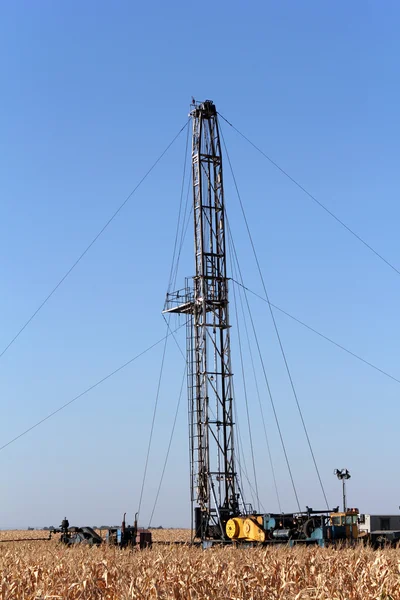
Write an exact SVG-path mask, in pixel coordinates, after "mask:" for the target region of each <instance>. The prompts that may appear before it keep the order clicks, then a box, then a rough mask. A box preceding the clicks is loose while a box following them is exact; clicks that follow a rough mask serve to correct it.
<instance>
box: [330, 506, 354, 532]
mask: <svg viewBox="0 0 400 600" xmlns="http://www.w3.org/2000/svg"><path fill="white" fill-rule="evenodd" d="M329 525H330V528H331V532H332V539H335V540H340V539H343V540H356V539H357V538H358V508H349V509H348V510H346V511H345V512H335V513H331V515H330V517H329Z"/></svg>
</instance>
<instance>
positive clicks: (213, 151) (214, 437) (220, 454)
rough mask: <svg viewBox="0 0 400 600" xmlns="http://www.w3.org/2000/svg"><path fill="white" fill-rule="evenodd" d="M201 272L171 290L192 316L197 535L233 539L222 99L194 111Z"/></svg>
mask: <svg viewBox="0 0 400 600" xmlns="http://www.w3.org/2000/svg"><path fill="white" fill-rule="evenodd" d="M190 116H191V117H192V124H193V134H192V182H193V209H194V210H193V214H194V241H195V276H194V277H193V283H192V285H191V284H189V280H186V286H185V288H184V289H183V290H179V291H178V292H173V293H169V294H167V300H166V306H165V310H164V312H165V313H183V314H185V315H187V366H188V400H189V439H190V457H191V465H190V477H191V500H192V505H193V506H194V505H195V506H194V515H193V516H194V524H195V526H194V530H195V537H197V538H200V539H201V540H202V541H205V540H208V539H210V540H225V539H226V532H225V528H226V523H227V522H228V521H229V519H231V518H232V517H234V516H237V515H238V514H239V513H240V508H239V503H240V488H239V484H238V480H237V474H236V470H235V453H234V423H233V412H232V408H233V407H232V396H233V389H232V371H231V349H230V332H229V328H230V325H229V307H228V278H227V274H226V243H225V232H226V223H225V207H224V186H223V177H222V153H221V142H220V135H219V128H218V117H217V111H216V108H215V105H214V104H213V102H211V101H210V100H206V101H205V102H203V103H194V104H193V110H192V111H191V113H190Z"/></svg>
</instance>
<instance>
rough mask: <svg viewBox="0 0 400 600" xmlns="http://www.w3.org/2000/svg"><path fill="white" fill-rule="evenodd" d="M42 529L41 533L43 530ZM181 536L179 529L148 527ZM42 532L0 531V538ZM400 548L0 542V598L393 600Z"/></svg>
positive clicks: (399, 590)
mask: <svg viewBox="0 0 400 600" xmlns="http://www.w3.org/2000/svg"><path fill="white" fill-rule="evenodd" d="M44 533H45V535H46V532H44ZM153 534H154V535H153V539H156V540H157V539H158V540H160V541H167V537H169V539H171V538H172V539H177V538H178V537H180V538H181V539H183V538H184V537H185V536H187V535H188V532H187V531H185V530H177V531H176V532H174V531H171V530H155V531H154V532H153ZM38 536H39V537H42V536H43V532H40V531H29V532H28V531H27V532H0V540H2V539H6V538H8V539H10V538H11V537H12V538H16V537H38ZM399 569H400V550H395V549H387V550H379V551H373V550H371V549H369V548H363V547H358V548H355V549H341V550H334V549H323V548H314V547H313V548H300V547H297V548H292V549H289V548H286V547H283V546H281V547H274V548H257V549H251V548H248V549H245V550H237V549H234V548H229V547H228V548H215V549H212V550H207V551H202V550H200V549H198V548H192V547H187V546H158V547H157V545H154V547H153V549H151V550H145V551H141V552H140V551H129V550H122V551H121V550H118V549H116V548H111V547H107V546H106V545H104V546H100V547H94V548H90V547H88V546H82V547H79V546H77V547H76V548H66V547H64V546H61V545H60V544H58V543H57V541H56V539H53V540H51V541H50V542H46V541H38V542H7V543H1V544H0V600H11V599H12V600H14V599H19V598H21V599H24V600H44V599H46V600H47V599H49V600H50V599H56V598H57V599H71V600H72V599H73V600H75V599H78V598H80V599H89V598H90V599H95V598H102V599H103V598H104V599H110V600H111V599H113V600H114V599H115V600H117V599H118V600H124V599H128V598H135V599H138V600H139V599H143V600H146V599H148V598H149V599H150V598H161V599H169V598H171V599H182V600H190V599H192V600H194V599H196V600H207V599H210V600H211V599H216V598H218V599H221V600H222V599H223V600H239V599H246V600H251V599H254V600H258V599H260V600H261V599H263V600H264V599H271V600H272V599H281V600H289V599H290V600H295V599H297V600H311V599H313V600H314V599H326V600H328V599H329V600H345V599H346V600H370V599H371V600H372V599H379V600H383V599H385V600H390V599H392V600H400V570H399Z"/></svg>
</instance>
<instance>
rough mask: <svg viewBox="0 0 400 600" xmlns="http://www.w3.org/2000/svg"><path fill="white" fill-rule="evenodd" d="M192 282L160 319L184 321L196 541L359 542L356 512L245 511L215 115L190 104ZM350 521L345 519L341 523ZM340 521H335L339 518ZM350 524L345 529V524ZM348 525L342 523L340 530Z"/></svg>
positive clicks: (172, 295) (204, 105) (169, 301)
mask: <svg viewBox="0 0 400 600" xmlns="http://www.w3.org/2000/svg"><path fill="white" fill-rule="evenodd" d="M189 116H190V117H191V119H192V127H193V130H192V188H193V215H194V250H195V275H194V277H193V279H192V280H190V279H186V284H185V287H184V288H183V289H180V290H178V291H175V292H169V293H167V297H166V303H165V307H164V311H163V312H164V314H165V313H167V314H174V313H177V314H183V315H185V316H186V318H187V324H186V327H187V331H186V352H187V357H186V360H187V373H188V375H187V385H188V402H189V441H190V444H189V447H190V479H191V502H192V519H194V528H193V527H192V530H193V529H194V537H195V538H197V539H200V540H201V542H202V544H203V547H207V546H209V545H212V544H213V543H215V542H217V543H224V542H234V543H250V544H253V543H282V542H286V543H288V542H289V543H300V542H304V543H318V544H320V545H324V543H325V542H326V541H329V542H330V541H334V540H339V539H351V540H353V539H355V538H356V537H357V526H356V520H357V512H358V511H357V509H349V511H348V514H347V513H346V514H344V513H343V515H344V516H343V519H344V521H343V524H342V522H341V521H340V524H339V523H338V522H337V516H335V515H337V513H338V508H337V509H333V510H332V511H329V510H328V511H327V510H325V511H314V510H313V509H312V508H309V507H307V510H306V511H304V512H298V513H288V514H258V513H256V512H254V511H252V509H249V508H248V507H246V505H245V504H244V501H243V498H242V494H241V490H240V484H239V479H238V476H237V472H236V468H235V450H234V429H235V427H234V422H233V381H232V369H231V347H230V324H229V301H228V277H227V268H226V239H225V238H226V231H227V227H226V225H227V222H226V214H225V205H224V184H223V171H222V152H221V141H220V132H219V125H218V114H217V110H216V107H215V105H214V103H213V102H212V101H211V100H206V101H205V102H201V103H199V102H195V101H193V103H192V110H191V112H190V115H189ZM346 519H347V520H346ZM339 520H340V519H339ZM347 521H348V522H347ZM345 523H346V524H345Z"/></svg>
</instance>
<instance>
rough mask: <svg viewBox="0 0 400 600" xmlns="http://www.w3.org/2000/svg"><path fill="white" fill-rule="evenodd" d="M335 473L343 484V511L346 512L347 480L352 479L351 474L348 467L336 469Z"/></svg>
mask: <svg viewBox="0 0 400 600" xmlns="http://www.w3.org/2000/svg"><path fill="white" fill-rule="evenodd" d="M333 474H334V475H336V477H337V478H338V479H340V480H341V482H342V485H343V512H346V509H347V506H346V480H347V479H350V477H351V475H350V473H349V472H348V470H347V469H335V470H334V471H333Z"/></svg>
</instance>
